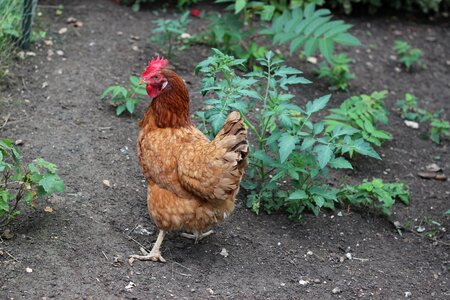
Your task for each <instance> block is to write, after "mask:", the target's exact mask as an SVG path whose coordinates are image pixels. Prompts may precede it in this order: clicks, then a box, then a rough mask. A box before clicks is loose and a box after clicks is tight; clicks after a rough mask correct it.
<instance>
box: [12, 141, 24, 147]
mask: <svg viewBox="0 0 450 300" xmlns="http://www.w3.org/2000/svg"><path fill="white" fill-rule="evenodd" d="M14 145H16V146H22V145H23V141H22V140H16V141H15V142H14Z"/></svg>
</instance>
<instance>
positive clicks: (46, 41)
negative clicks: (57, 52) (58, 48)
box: [44, 40, 53, 46]
mask: <svg viewBox="0 0 450 300" xmlns="http://www.w3.org/2000/svg"><path fill="white" fill-rule="evenodd" d="M44 44H46V45H47V46H53V41H52V40H44Z"/></svg>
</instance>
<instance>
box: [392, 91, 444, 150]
mask: <svg viewBox="0 0 450 300" xmlns="http://www.w3.org/2000/svg"><path fill="white" fill-rule="evenodd" d="M396 107H397V108H398V109H399V111H400V114H401V117H402V118H403V119H406V120H409V121H415V122H419V123H425V122H427V121H430V122H429V123H430V124H429V125H430V134H429V135H430V139H431V140H432V141H433V142H435V143H436V144H439V143H440V142H441V139H442V137H450V123H449V122H448V121H446V120H443V119H439V115H441V113H442V110H440V111H438V112H435V113H433V112H429V111H427V110H425V109H423V108H420V107H419V104H418V100H417V98H416V96H414V95H413V94H410V93H406V94H405V97H404V99H401V100H397V102H396Z"/></svg>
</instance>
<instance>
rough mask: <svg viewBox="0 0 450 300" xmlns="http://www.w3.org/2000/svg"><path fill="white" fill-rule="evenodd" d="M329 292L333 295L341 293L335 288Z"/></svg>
mask: <svg viewBox="0 0 450 300" xmlns="http://www.w3.org/2000/svg"><path fill="white" fill-rule="evenodd" d="M331 292H332V293H333V294H339V293H340V292H342V291H341V289H340V288H338V287H335V288H334V289H333V290H332V291H331Z"/></svg>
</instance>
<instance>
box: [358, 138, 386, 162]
mask: <svg viewBox="0 0 450 300" xmlns="http://www.w3.org/2000/svg"><path fill="white" fill-rule="evenodd" d="M353 148H354V150H355V152H357V153H359V154H363V155H367V156H370V157H373V158H376V159H380V160H381V157H380V156H379V155H378V153H377V152H376V151H375V150H374V149H373V148H372V146H370V144H369V143H367V142H365V141H364V139H358V140H356V141H355V142H354V144H353Z"/></svg>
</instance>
